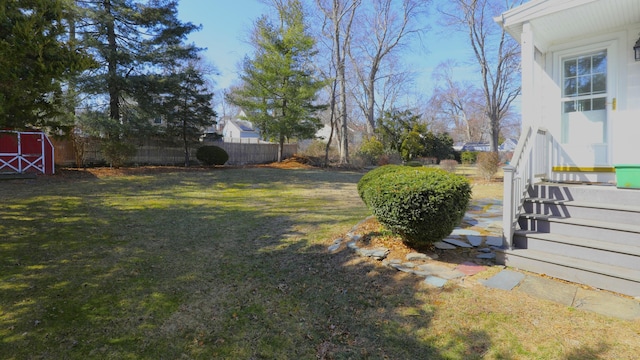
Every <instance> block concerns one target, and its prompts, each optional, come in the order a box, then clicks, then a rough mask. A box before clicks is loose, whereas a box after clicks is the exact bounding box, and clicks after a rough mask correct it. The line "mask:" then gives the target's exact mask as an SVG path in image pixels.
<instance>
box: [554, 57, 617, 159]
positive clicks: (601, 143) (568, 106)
mask: <svg viewBox="0 0 640 360" xmlns="http://www.w3.org/2000/svg"><path fill="white" fill-rule="evenodd" d="M608 63H609V61H608V55H607V50H606V49H604V50H598V51H594V52H589V53H584V54H580V55H575V56H566V57H563V58H562V61H561V66H562V69H561V71H562V79H561V81H562V82H561V84H562V87H563V88H562V102H561V103H562V109H561V111H562V132H561V143H562V148H563V155H564V156H561V158H562V162H563V164H561V165H564V166H578V167H594V166H606V165H609V154H608V152H609V144H608V134H607V131H608V124H607V103H608V102H607V98H608V96H610V94H609V93H608V86H607V85H608V76H609V74H608V73H609V69H608Z"/></svg>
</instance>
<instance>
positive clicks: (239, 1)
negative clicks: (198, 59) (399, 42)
mask: <svg viewBox="0 0 640 360" xmlns="http://www.w3.org/2000/svg"><path fill="white" fill-rule="evenodd" d="M268 10H269V8H268V7H266V6H265V5H264V4H262V3H261V2H259V1H258V0H180V2H179V6H178V16H179V18H180V19H181V20H182V21H185V22H186V21H189V22H192V23H194V24H196V25H202V30H200V31H198V32H194V33H192V34H191V36H190V37H189V41H190V42H194V43H195V44H196V45H197V46H199V47H205V48H207V50H206V52H205V53H204V55H205V58H206V60H207V61H208V62H210V63H212V64H213V65H215V66H216V68H217V69H218V71H219V72H220V76H217V77H215V78H214V79H215V80H216V83H217V88H218V89H221V88H226V87H228V86H229V85H231V84H232V83H233V82H234V81H235V79H237V64H238V63H239V62H240V61H241V60H242V59H243V58H244V56H245V55H250V54H251V53H252V48H251V46H249V45H248V44H247V42H246V40H245V39H246V38H247V34H248V32H249V30H250V29H251V27H252V25H253V22H254V21H255V20H256V19H257V18H258V17H260V16H261V15H262V14H264V13H266V12H267V11H268ZM431 26H432V27H433V30H432V31H431V32H429V34H428V35H427V38H426V39H425V42H424V44H425V46H426V50H425V49H421V48H419V47H418V46H416V47H413V51H412V52H411V53H410V54H407V55H406V56H407V58H406V59H405V60H408V61H410V62H411V64H412V68H413V69H414V70H415V71H416V73H417V76H418V79H417V87H418V88H419V89H420V91H421V92H424V93H427V94H429V93H431V88H432V86H433V83H432V80H431V73H432V71H433V69H434V68H435V67H436V66H437V65H438V64H439V63H440V62H442V61H445V60H447V59H450V58H454V57H458V59H459V60H461V61H462V62H464V61H467V60H468V57H469V55H470V54H471V53H470V52H469V51H468V50H466V49H468V45H467V43H466V41H467V40H466V39H465V38H464V37H463V35H462V34H452V32H451V31H450V30H446V31H444V32H443V31H442V30H439V29H438V28H437V25H436V24H435V22H434V23H432V25H431ZM496 26H497V25H496ZM469 76H473V71H471V70H469V68H468V67H466V66H465V67H462V68H460V69H459V71H458V72H457V77H458V78H464V77H469Z"/></svg>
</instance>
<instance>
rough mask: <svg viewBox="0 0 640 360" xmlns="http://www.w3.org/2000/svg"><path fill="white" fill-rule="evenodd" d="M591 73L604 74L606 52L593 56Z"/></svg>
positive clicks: (605, 69)
mask: <svg viewBox="0 0 640 360" xmlns="http://www.w3.org/2000/svg"><path fill="white" fill-rule="evenodd" d="M593 72H594V73H602V74H604V73H606V72H607V52H606V51H603V52H601V53H599V54H596V55H594V56H593Z"/></svg>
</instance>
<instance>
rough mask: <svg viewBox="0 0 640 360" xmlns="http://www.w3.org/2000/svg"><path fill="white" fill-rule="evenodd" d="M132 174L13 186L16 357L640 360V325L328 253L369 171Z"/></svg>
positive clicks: (7, 218) (4, 221) (8, 292)
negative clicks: (639, 359)
mask: <svg viewBox="0 0 640 360" xmlns="http://www.w3.org/2000/svg"><path fill="white" fill-rule="evenodd" d="M119 171H123V173H121V174H112V173H92V172H83V173H82V174H81V175H78V176H73V175H69V174H67V176H61V177H50V178H49V177H47V178H38V179H37V180H35V181H33V180H25V181H22V180H20V181H8V182H3V183H1V184H0V201H1V204H2V206H0V234H1V239H0V251H2V255H3V256H2V258H0V289H1V290H2V291H0V354H2V357H3V358H7V359H59V358H68V359H87V358H100V359H127V358H130V359H159V358H167V359H177V358H207V359H209V358H216V359H290V358H295V359H418V358H429V359H474V358H476V359H480V358H495V359H498V358H502V359H527V358H531V359H536V358H539V359H562V358H565V359H578V358H602V359H607V358H608V359H624V358H633V357H635V356H636V355H637V354H638V353H640V341H637V340H638V336H639V334H640V323H639V322H626V321H619V320H615V319H610V318H606V317H603V316H600V315H597V314H592V313H587V312H583V311H577V310H574V309H570V308H566V307H563V306H561V305H558V304H554V303H550V302H546V301H541V300H538V299H534V298H531V297H528V296H527V295H524V294H517V293H515V292H513V293H511V292H503V291H497V290H491V289H486V288H484V287H481V286H477V285H475V284H474V282H473V281H469V282H466V283H465V284H464V286H462V285H455V286H447V287H445V288H444V289H441V290H436V289H432V288H429V287H427V286H425V285H424V284H423V283H422V281H421V279H420V278H418V277H416V276H412V275H407V274H404V273H400V272H397V271H395V270H391V269H389V268H387V267H384V266H382V265H381V264H380V262H378V261H373V260H368V259H363V258H360V257H358V256H355V255H354V253H353V252H351V251H350V250H346V249H343V250H342V251H339V252H337V253H335V254H329V253H328V252H327V246H328V245H330V244H331V242H332V240H333V239H335V238H337V237H340V236H344V234H345V233H346V232H347V231H349V230H350V229H351V227H352V226H353V225H354V224H356V223H357V222H359V221H360V220H362V219H364V218H365V217H366V216H367V215H368V213H367V211H366V209H365V208H364V205H363V204H362V203H361V201H360V199H359V198H358V195H357V192H356V183H357V181H358V180H359V178H360V176H361V174H359V173H355V172H335V171H320V170H316V169H295V170H287V169H274V168H264V167H260V168H244V169H240V168H237V169H235V168H214V169H197V170H193V171H184V170H181V169H176V170H175V171H168V170H165V169H163V170H162V171H151V170H149V169H147V170H136V171H133V170H126V171H125V170H119ZM105 172H106V171H105ZM475 189H476V188H474V190H475ZM385 241H388V242H389V244H390V245H391V244H392V243H393V242H392V239H391V238H387V239H386V240H385ZM613 334H615V336H613Z"/></svg>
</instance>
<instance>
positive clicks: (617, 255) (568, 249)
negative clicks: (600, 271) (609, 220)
mask: <svg viewBox="0 0 640 360" xmlns="http://www.w3.org/2000/svg"><path fill="white" fill-rule="evenodd" d="M513 240H514V241H513V247H514V248H518V249H529V250H536V251H544V252H548V253H552V254H556V255H564V256H568V257H573V258H578V259H582V260H590V261H594V262H598V263H602V264H608V265H615V266H620V267H626V268H629V269H635V270H638V271H640V246H631V245H624V244H615V243H612V242H609V241H600V240H593V239H585V238H580V237H575V236H566V235H558V234H549V233H538V232H531V231H523V230H518V231H516V232H515V236H514V239H513Z"/></svg>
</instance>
